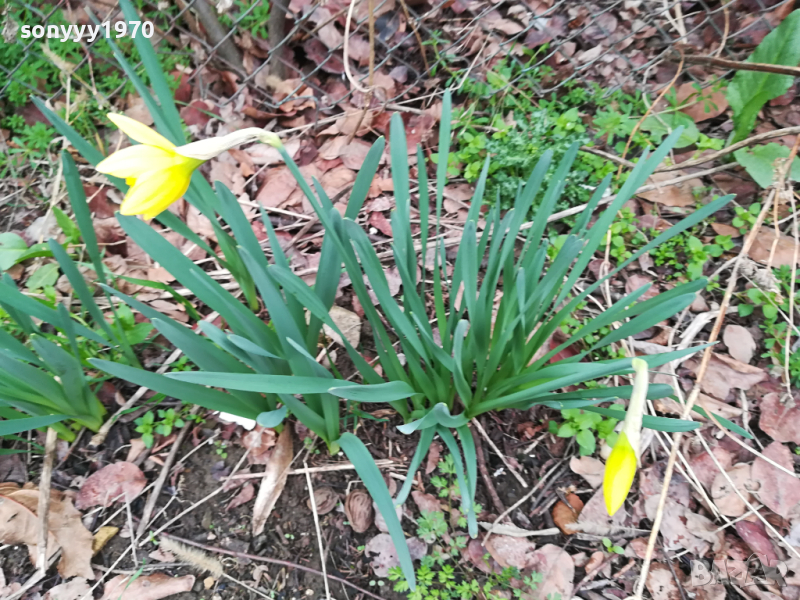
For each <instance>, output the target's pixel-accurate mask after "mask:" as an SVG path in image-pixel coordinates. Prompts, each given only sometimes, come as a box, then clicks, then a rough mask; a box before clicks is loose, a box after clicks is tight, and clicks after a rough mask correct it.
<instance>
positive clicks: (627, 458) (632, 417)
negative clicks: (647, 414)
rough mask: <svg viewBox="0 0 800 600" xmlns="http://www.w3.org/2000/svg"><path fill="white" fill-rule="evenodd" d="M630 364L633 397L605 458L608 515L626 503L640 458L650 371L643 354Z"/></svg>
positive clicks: (605, 493) (605, 488)
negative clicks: (611, 448)
mask: <svg viewBox="0 0 800 600" xmlns="http://www.w3.org/2000/svg"><path fill="white" fill-rule="evenodd" d="M631 366H632V367H633V370H634V372H635V375H634V378H633V391H632V392H631V401H630V403H629V404H628V410H627V413H626V415H625V421H623V423H622V431H621V432H620V434H619V436H618V437H617V443H616V444H614V449H613V450H612V451H611V455H610V456H609V457H608V460H607V461H606V470H605V474H604V475H603V497H604V498H605V501H606V510H607V511H608V514H609V515H613V514H614V513H615V512H617V511H618V510H619V509H620V507H621V506H622V505H623V504H624V503H625V498H627V497H628V492H630V490H631V485H632V484H633V477H634V475H636V466H637V464H638V462H639V446H640V444H641V438H642V417H643V416H644V404H645V400H646V399H647V387H648V373H647V363H646V362H645V361H643V360H642V359H641V358H634V359H633V360H631Z"/></svg>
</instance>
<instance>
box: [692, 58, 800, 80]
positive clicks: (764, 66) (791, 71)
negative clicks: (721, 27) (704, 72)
mask: <svg viewBox="0 0 800 600" xmlns="http://www.w3.org/2000/svg"><path fill="white" fill-rule="evenodd" d="M684 58H685V61H686V62H687V63H691V64H693V65H704V66H707V67H719V68H720V69H733V70H735V71H758V72H760V73H775V74H777V75H791V76H792V77H799V76H800V67H789V66H784V65H771V64H769V63H751V62H742V61H739V60H729V59H727V58H716V57H714V56H694V55H691V54H690V55H688V56H686V57H684Z"/></svg>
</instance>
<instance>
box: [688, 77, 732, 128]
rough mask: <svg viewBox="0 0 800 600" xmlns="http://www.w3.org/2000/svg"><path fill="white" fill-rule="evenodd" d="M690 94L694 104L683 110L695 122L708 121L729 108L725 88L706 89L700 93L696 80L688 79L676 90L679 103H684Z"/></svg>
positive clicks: (691, 101)
mask: <svg viewBox="0 0 800 600" xmlns="http://www.w3.org/2000/svg"><path fill="white" fill-rule="evenodd" d="M690 96H691V100H689V102H690V103H692V104H691V105H690V106H687V107H686V108H683V109H681V112H683V113H685V114H687V115H689V116H690V117H691V118H692V120H693V121H694V122H695V123H700V122H702V121H708V120H709V119H713V118H715V117H718V116H720V115H721V114H722V113H724V112H725V111H726V110H728V100H727V99H726V98H725V90H717V91H712V90H711V89H704V90H702V91H701V92H700V93H699V94H698V92H697V89H696V88H695V84H694V82H691V81H687V82H686V83H683V84H681V85H680V86H678V89H677V92H676V100H677V102H678V105H680V104H683V103H684V102H685V101H686V100H687V99H689V97H690Z"/></svg>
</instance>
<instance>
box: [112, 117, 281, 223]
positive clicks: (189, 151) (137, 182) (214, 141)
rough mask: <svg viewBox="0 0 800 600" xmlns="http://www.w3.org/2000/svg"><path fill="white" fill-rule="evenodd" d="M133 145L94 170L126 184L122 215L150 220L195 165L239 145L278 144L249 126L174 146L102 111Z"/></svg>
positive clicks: (185, 185) (182, 189)
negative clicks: (127, 186)
mask: <svg viewBox="0 0 800 600" xmlns="http://www.w3.org/2000/svg"><path fill="white" fill-rule="evenodd" d="M108 118H109V120H111V122H112V123H114V125H116V126H117V127H119V128H120V130H122V131H123V132H124V133H125V134H127V135H128V137H130V138H131V139H132V140H134V141H136V142H139V144H138V145H135V146H129V147H127V148H123V149H122V150H118V151H117V152H114V154H112V155H111V156H109V157H108V158H106V159H104V160H102V161H100V163H99V164H98V165H97V167H96V168H97V170H98V171H99V172H100V173H105V174H107V175H113V176H114V177H120V178H122V179H124V180H125V183H127V184H128V185H129V186H131V187H130V189H129V190H128V193H127V194H125V199H124V200H123V202H122V206H121V207H120V209H119V210H120V212H121V213H122V214H123V215H142V216H143V217H144V218H145V219H152V218H153V217H155V216H156V215H158V214H160V213H162V212H163V211H165V210H166V209H167V208H169V205H170V204H172V203H173V202H175V201H177V200H179V199H180V198H181V197H182V196H183V195H184V194H185V193H186V190H188V189H189V184H190V183H191V180H192V174H193V173H194V171H195V169H197V167H199V166H200V165H202V164H203V163H204V162H206V161H207V160H210V159H212V158H215V157H217V156H219V155H220V154H222V153H223V152H226V151H228V150H230V149H231V148H234V147H236V146H238V145H240V144H247V143H250V142H255V141H258V142H262V143H267V144H272V145H273V146H278V145H280V139H279V138H278V136H277V135H275V134H274V133H271V132H269V131H264V130H263V129H258V128H255V127H252V128H248V129H242V130H239V131H234V132H233V133H230V134H228V135H225V136H221V137H217V138H209V139H205V140H201V141H199V142H192V143H191V144H184V145H182V146H176V145H175V144H173V143H172V142H170V141H169V140H168V139H167V138H165V137H164V136H163V135H161V134H159V133H158V132H156V131H153V130H152V129H150V128H149V127H147V126H146V125H143V124H142V123H140V122H139V121H136V120H134V119H131V118H130V117H126V116H125V115H120V114H115V113H111V114H109V115H108Z"/></svg>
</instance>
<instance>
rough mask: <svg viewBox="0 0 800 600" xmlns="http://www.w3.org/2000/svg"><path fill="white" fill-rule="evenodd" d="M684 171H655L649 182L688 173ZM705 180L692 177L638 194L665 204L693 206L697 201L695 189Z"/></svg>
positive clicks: (663, 180)
mask: <svg viewBox="0 0 800 600" xmlns="http://www.w3.org/2000/svg"><path fill="white" fill-rule="evenodd" d="M686 174H687V173H685V172H684V171H670V172H669V173H654V174H653V175H651V176H650V178H649V179H648V180H647V183H648V184H656V185H658V184H660V183H663V182H665V181H669V180H670V179H675V178H676V177H682V176H683V175H686ZM702 186H703V182H702V181H701V180H700V179H690V180H689V181H684V182H683V183H676V184H673V185H667V186H664V187H657V188H656V189H654V190H650V191H649V192H640V193H639V194H637V196H639V197H640V198H644V199H645V200H649V201H650V202H658V203H659V204H663V205H665V206H681V207H682V206H693V205H694V203H695V202H696V201H697V200H695V197H694V190H695V189H697V188H699V187H702Z"/></svg>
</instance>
